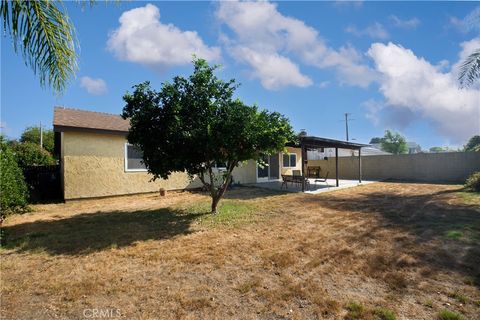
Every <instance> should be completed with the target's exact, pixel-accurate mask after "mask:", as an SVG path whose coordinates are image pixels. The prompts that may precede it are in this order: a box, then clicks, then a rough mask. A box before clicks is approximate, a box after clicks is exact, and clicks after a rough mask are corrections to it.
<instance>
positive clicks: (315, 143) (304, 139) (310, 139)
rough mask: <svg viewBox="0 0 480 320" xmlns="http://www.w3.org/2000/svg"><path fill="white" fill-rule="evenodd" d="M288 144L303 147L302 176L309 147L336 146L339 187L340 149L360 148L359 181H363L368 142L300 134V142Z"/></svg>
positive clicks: (303, 184) (336, 173)
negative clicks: (362, 153) (363, 164)
mask: <svg viewBox="0 0 480 320" xmlns="http://www.w3.org/2000/svg"><path fill="white" fill-rule="evenodd" d="M288 146H292V147H297V148H298V147H300V148H301V149H302V176H303V177H305V165H306V162H307V161H306V160H307V150H308V149H318V148H335V179H336V182H337V187H338V186H339V182H338V180H339V179H338V149H339V148H340V149H350V150H358V181H359V182H362V155H361V152H362V147H367V146H368V144H362V143H353V142H349V141H342V140H334V139H328V138H321V137H315V136H300V141H299V143H298V144H296V143H290V144H288ZM302 181H303V183H302V191H305V179H303V180H302Z"/></svg>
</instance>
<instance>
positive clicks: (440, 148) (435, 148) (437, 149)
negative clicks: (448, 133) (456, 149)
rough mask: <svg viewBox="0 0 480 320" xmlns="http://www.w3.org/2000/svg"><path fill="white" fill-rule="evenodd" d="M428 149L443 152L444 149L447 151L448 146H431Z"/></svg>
mask: <svg viewBox="0 0 480 320" xmlns="http://www.w3.org/2000/svg"><path fill="white" fill-rule="evenodd" d="M429 150H430V152H445V151H448V148H444V147H431V148H430V149H429Z"/></svg>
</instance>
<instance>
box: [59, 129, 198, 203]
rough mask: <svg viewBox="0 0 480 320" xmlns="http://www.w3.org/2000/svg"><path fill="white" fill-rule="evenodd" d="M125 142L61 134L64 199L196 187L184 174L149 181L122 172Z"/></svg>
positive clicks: (92, 135)
mask: <svg viewBox="0 0 480 320" xmlns="http://www.w3.org/2000/svg"><path fill="white" fill-rule="evenodd" d="M125 143H126V139H125V137H124V136H122V135H113V134H99V133H86V132H64V133H63V141H62V151H63V163H62V168H63V179H64V183H63V187H64V198H65V199H66V200H68V199H78V198H89V197H104V196H113V195H123V194H134V193H143V192H154V191H158V190H159V188H165V189H167V190H175V189H185V188H196V187H199V186H200V182H199V181H193V182H191V181H190V179H189V178H188V176H187V174H186V173H183V172H176V173H173V174H172V175H171V176H170V177H169V178H168V179H166V180H164V179H157V180H156V181H155V182H151V181H150V180H151V178H152V176H151V175H149V174H148V173H147V172H126V171H125V158H124V154H125Z"/></svg>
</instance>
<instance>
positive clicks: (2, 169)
mask: <svg viewBox="0 0 480 320" xmlns="http://www.w3.org/2000/svg"><path fill="white" fill-rule="evenodd" d="M0 190H1V192H0V222H1V221H3V219H4V217H5V216H6V215H7V214H9V213H11V212H18V211H23V210H25V209H26V207H27V197H28V189H27V185H26V184H25V180H24V177H23V173H22V170H21V169H20V168H19V167H18V165H17V162H16V161H15V157H14V155H13V152H12V150H11V148H10V146H9V145H8V144H7V143H6V141H5V139H4V138H3V137H2V136H0Z"/></svg>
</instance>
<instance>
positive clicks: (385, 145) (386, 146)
mask: <svg viewBox="0 0 480 320" xmlns="http://www.w3.org/2000/svg"><path fill="white" fill-rule="evenodd" d="M382 150H383V151H385V152H390V153H393V154H401V153H407V151H408V148H407V141H406V140H405V138H404V137H403V136H402V135H401V134H400V133H398V132H391V131H390V130H386V131H385V135H384V136H383V139H382Z"/></svg>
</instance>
